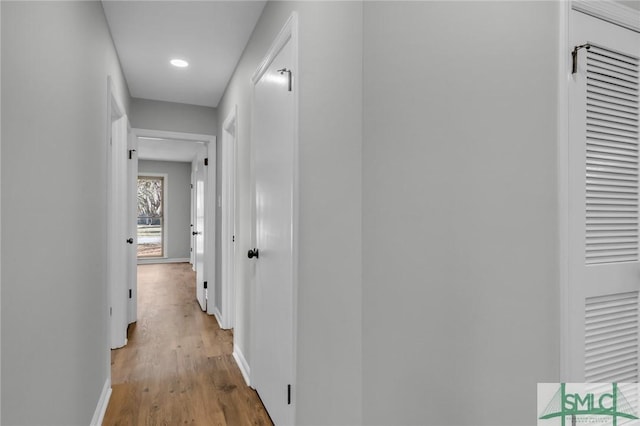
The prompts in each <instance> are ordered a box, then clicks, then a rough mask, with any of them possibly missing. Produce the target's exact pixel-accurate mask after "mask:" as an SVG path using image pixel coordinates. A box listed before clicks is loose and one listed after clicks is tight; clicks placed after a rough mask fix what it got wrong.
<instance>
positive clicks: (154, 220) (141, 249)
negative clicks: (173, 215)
mask: <svg viewBox="0 0 640 426" xmlns="http://www.w3.org/2000/svg"><path fill="white" fill-rule="evenodd" d="M164 187H165V179H164V177H162V176H138V222H137V223H138V257H163V256H164V233H165V232H164V199H165V194H164Z"/></svg>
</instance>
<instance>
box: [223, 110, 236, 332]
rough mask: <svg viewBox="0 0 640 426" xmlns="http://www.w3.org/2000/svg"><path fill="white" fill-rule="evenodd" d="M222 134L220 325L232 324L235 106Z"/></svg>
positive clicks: (234, 234) (233, 306)
mask: <svg viewBox="0 0 640 426" xmlns="http://www.w3.org/2000/svg"><path fill="white" fill-rule="evenodd" d="M222 128H223V136H222V162H221V164H222V173H221V175H222V184H221V185H220V186H221V188H222V194H221V200H222V201H221V204H222V205H221V212H222V220H221V222H222V227H221V230H222V235H221V237H220V241H221V242H220V246H221V248H222V252H221V253H220V259H221V272H220V276H221V278H222V288H221V290H222V291H221V296H222V300H221V301H220V302H221V307H222V309H221V313H222V324H221V325H222V328H233V327H234V325H235V264H236V243H235V241H236V229H235V228H236V221H235V217H236V209H235V205H236V197H235V194H236V190H235V181H236V146H237V145H236V110H235V108H234V110H233V112H232V113H231V114H229V117H227V119H226V120H225V122H224V123H223V126H222Z"/></svg>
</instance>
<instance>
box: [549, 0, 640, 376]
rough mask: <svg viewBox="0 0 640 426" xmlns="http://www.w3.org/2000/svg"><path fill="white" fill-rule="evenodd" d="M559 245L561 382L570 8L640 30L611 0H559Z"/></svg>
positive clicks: (567, 362)
mask: <svg viewBox="0 0 640 426" xmlns="http://www.w3.org/2000/svg"><path fill="white" fill-rule="evenodd" d="M558 7H559V8H560V15H559V16H560V19H559V37H558V64H559V65H558V100H557V103H558V125H557V157H558V221H559V223H558V244H559V253H558V261H559V276H560V278H559V283H560V381H561V382H568V381H571V380H572V378H571V377H570V371H571V363H572V360H571V357H570V350H569V345H570V326H569V312H570V300H569V289H570V285H571V282H570V273H569V223H570V212H569V111H570V103H569V86H570V82H571V81H572V77H571V68H572V61H571V50H572V49H573V46H571V45H570V39H571V37H570V30H571V25H572V23H571V10H578V11H580V12H583V13H586V14H588V15H591V16H594V17H596V18H600V19H603V20H605V21H607V22H610V23H613V24H616V25H620V26H622V27H625V28H628V29H631V30H633V31H636V32H640V11H637V10H635V9H632V8H630V7H628V6H625V5H623V4H621V3H615V2H611V1H585V0H572V1H570V2H558Z"/></svg>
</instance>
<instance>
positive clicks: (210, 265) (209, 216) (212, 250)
mask: <svg viewBox="0 0 640 426" xmlns="http://www.w3.org/2000/svg"><path fill="white" fill-rule="evenodd" d="M206 151H207V157H206V164H207V165H206V166H205V181H204V198H205V204H204V214H205V219H204V228H205V233H204V269H205V274H206V276H205V278H204V279H205V298H206V299H207V314H209V315H214V314H215V310H216V300H215V288H214V285H213V283H214V282H215V276H216V203H215V201H216V142H215V138H212V139H211V140H210V141H209V142H208V143H207V144H206ZM209 284H211V285H209Z"/></svg>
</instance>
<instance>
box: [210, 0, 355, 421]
mask: <svg viewBox="0 0 640 426" xmlns="http://www.w3.org/2000/svg"><path fill="white" fill-rule="evenodd" d="M293 10H295V11H297V12H298V16H299V22H300V25H299V29H300V70H299V75H298V76H295V77H294V78H299V84H300V248H301V249H300V253H299V257H300V267H299V276H300V281H299V284H298V330H297V355H298V361H297V383H296V388H295V389H294V392H295V399H296V424H299V425H305V424H331V425H339V424H359V423H360V422H361V393H362V389H361V382H362V376H361V337H360V336H361V308H360V306H361V285H362V280H361V256H360V253H361V219H360V215H361V199H360V196H359V193H360V190H361V189H360V188H361V165H360V152H361V144H362V137H361V134H362V83H361V73H362V26H361V24H362V3H361V2H323V1H318V2H316V1H311V2H278V1H275V2H268V3H267V5H266V7H265V10H264V12H263V14H262V16H261V18H260V20H259V22H258V25H257V27H256V29H255V30H254V33H253V35H252V36H251V39H250V41H249V44H248V45H247V47H246V49H245V52H244V54H243V56H242V59H241V60H240V63H239V64H238V67H237V68H236V72H235V74H234V76H233V78H232V80H231V82H230V85H229V86H228V87H227V90H226V93H225V95H224V96H223V99H222V101H221V102H220V104H219V106H218V122H219V123H222V122H223V120H224V118H225V117H226V116H227V115H228V114H229V112H230V108H233V107H234V105H236V104H237V105H238V125H239V127H238V181H237V188H238V195H239V200H238V207H239V212H238V215H239V223H238V234H237V235H238V238H237V241H238V244H239V249H238V253H240V256H239V257H238V265H237V266H238V267H237V268H236V270H237V271H238V282H239V283H240V286H239V288H238V292H237V295H238V298H239V300H240V304H239V306H238V313H237V323H236V328H235V333H234V339H235V343H236V345H239V346H240V348H241V350H242V352H243V354H244V355H245V357H246V358H247V360H248V361H249V364H250V363H251V353H250V349H249V347H250V336H251V330H250V329H249V324H250V312H249V311H248V307H249V306H250V302H251V300H252V299H251V298H252V293H251V288H250V287H249V283H250V279H251V276H250V271H251V270H250V266H249V259H248V258H247V256H246V253H247V251H248V250H249V248H250V247H249V243H250V233H249V231H250V226H251V222H250V220H251V218H250V198H249V194H250V168H249V167H250V163H249V161H250V152H249V146H250V140H249V138H250V129H251V91H250V89H251V86H250V84H249V83H250V77H251V75H252V74H253V72H254V71H255V70H256V68H257V67H258V65H259V63H260V61H261V60H262V59H263V57H264V55H265V53H266V52H267V49H268V48H269V46H270V44H271V42H272V41H273V40H274V39H275V36H276V35H277V33H278V32H279V31H280V29H281V28H282V26H283V25H284V23H285V22H286V20H287V18H288V17H289V15H290V13H291V11H293ZM218 132H219V133H218V140H222V133H221V130H220V129H219V130H218ZM218 158H221V156H220V155H219V156H218ZM218 170H220V168H218ZM220 181H221V179H220V178H219V179H218V182H220ZM218 190H219V188H218ZM220 216H221V215H220V214H219V215H218V217H220ZM217 226H218V227H219V226H220V223H218V224H217ZM218 244H219V243H218ZM218 248H219V246H218ZM218 251H219V250H218ZM219 279H220V278H219V276H218V278H217V282H218V283H219Z"/></svg>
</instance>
